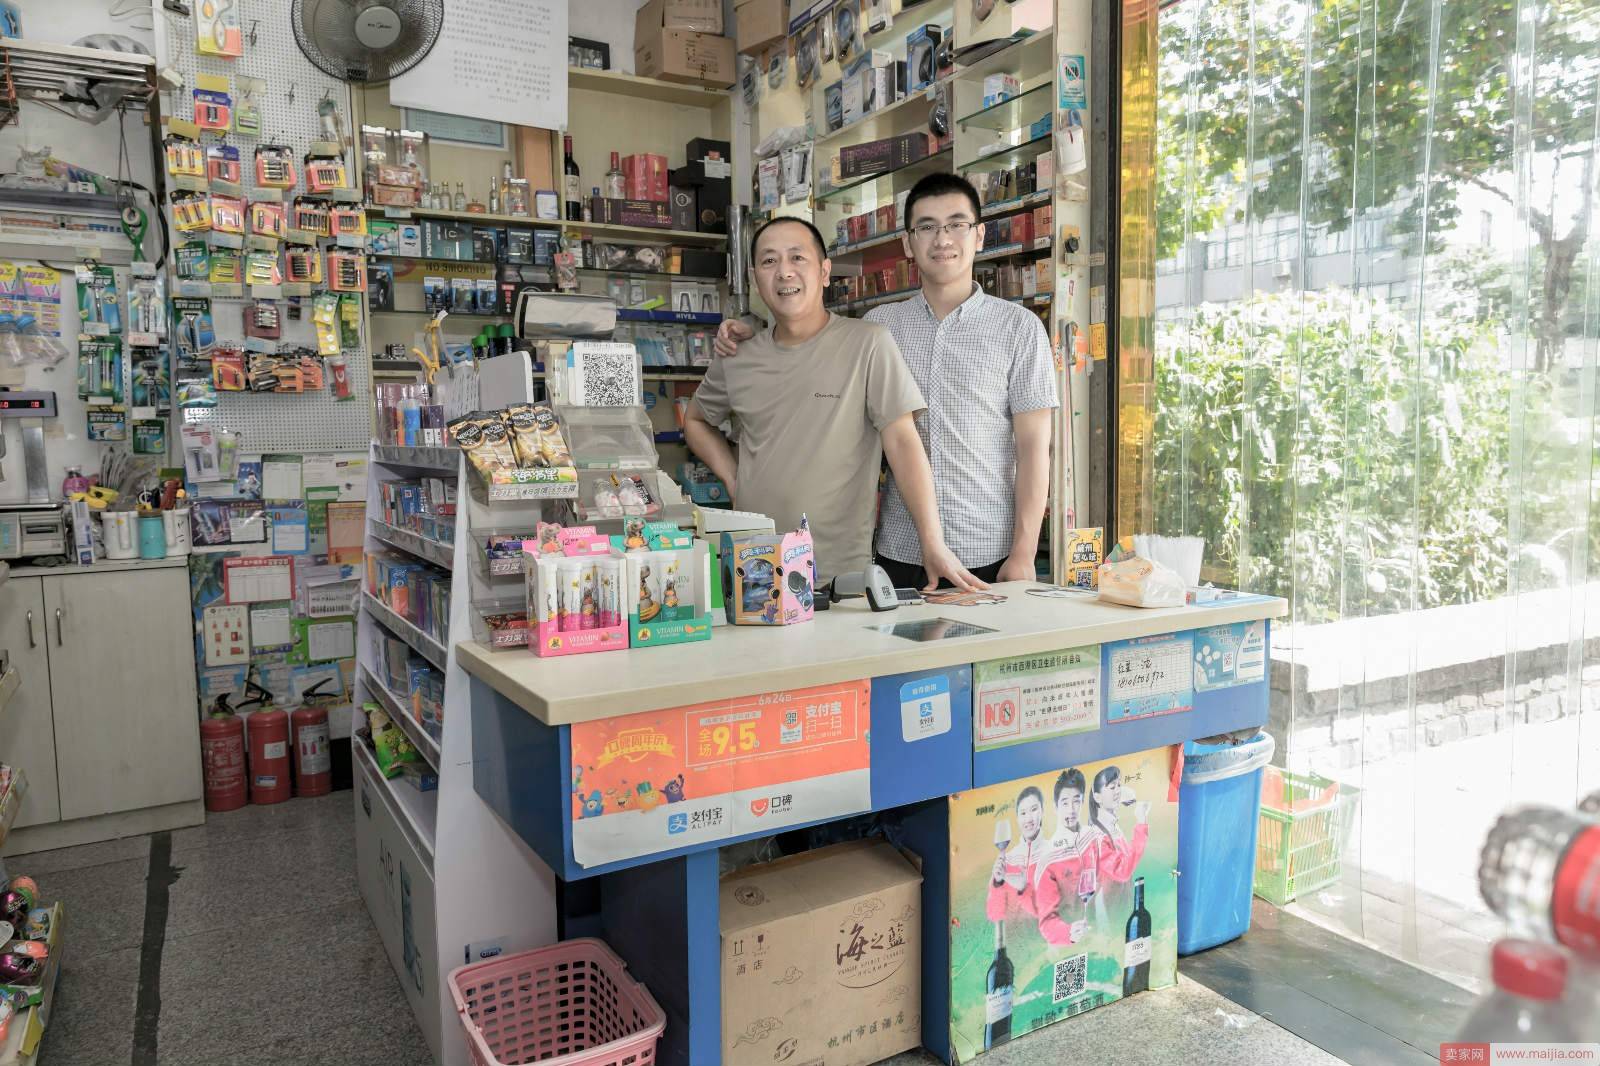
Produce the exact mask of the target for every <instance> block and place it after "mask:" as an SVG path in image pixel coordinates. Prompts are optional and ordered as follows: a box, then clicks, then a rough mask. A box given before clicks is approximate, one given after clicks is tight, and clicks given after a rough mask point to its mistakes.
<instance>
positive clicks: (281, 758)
mask: <svg viewBox="0 0 1600 1066" xmlns="http://www.w3.org/2000/svg"><path fill="white" fill-rule="evenodd" d="M246 732H248V733H249V736H250V802H251V803H282V802H283V801H284V800H286V799H288V798H289V716H288V715H287V714H284V713H283V712H282V711H280V710H278V709H277V708H275V707H268V708H266V709H264V710H260V711H257V712H256V713H254V714H252V715H251V716H250V721H249V724H248V728H247V730H246Z"/></svg>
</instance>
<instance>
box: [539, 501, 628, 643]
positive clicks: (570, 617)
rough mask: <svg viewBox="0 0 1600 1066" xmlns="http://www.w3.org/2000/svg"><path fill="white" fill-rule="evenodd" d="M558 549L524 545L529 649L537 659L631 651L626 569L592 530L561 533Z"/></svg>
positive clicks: (588, 528)
mask: <svg viewBox="0 0 1600 1066" xmlns="http://www.w3.org/2000/svg"><path fill="white" fill-rule="evenodd" d="M557 548H558V549H559V550H555V551H547V552H541V551H540V550H539V545H538V544H537V542H535V541H531V540H530V541H524V542H523V552H524V554H526V555H527V556H528V562H527V588H528V616H529V620H530V623H531V627H532V632H531V633H530V637H529V640H528V646H529V647H530V648H532V649H533V653H534V654H535V655H544V656H551V655H579V654H582V653H583V652H591V651H622V650H624V649H626V648H627V647H628V626H627V618H626V617H625V616H624V615H623V602H622V589H623V582H624V581H625V580H626V578H627V567H626V565H625V561H624V559H623V557H622V555H621V553H619V552H617V551H614V550H613V549H612V547H611V542H610V541H609V540H607V539H606V538H605V537H604V536H602V535H600V534H598V533H596V532H595V531H594V527H593V526H583V527H580V528H576V529H563V530H561V536H560V542H559V544H558V545H557Z"/></svg>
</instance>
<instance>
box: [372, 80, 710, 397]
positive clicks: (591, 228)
mask: <svg viewBox="0 0 1600 1066" xmlns="http://www.w3.org/2000/svg"><path fill="white" fill-rule="evenodd" d="M568 78H569V86H568V89H569V92H568V123H567V129H568V131H569V134H568V139H569V140H570V143H571V145H572V156H571V160H570V162H571V166H572V167H573V168H575V169H576V170H577V171H578V174H577V177H578V179H579V180H578V182H577V185H576V188H577V191H578V192H577V195H578V199H577V200H576V201H575V202H573V203H571V204H569V203H568V201H567V199H566V190H565V185H566V182H565V175H564V174H563V173H562V171H563V170H564V169H565V166H566V159H565V154H564V151H563V149H564V147H565V145H564V144H563V142H562V141H561V140H560V139H558V138H557V136H556V135H555V134H553V133H552V132H550V131H545V130H534V129H527V128H521V127H510V126H508V127H503V129H504V134H503V136H502V138H501V141H500V146H499V147H495V146H493V145H489V146H470V147H469V146H466V145H462V144H456V143H453V142H449V141H445V140H441V139H438V138H434V139H432V140H431V141H430V142H429V143H427V144H426V145H425V146H424V147H423V149H422V154H421V156H420V158H419V160H418V162H419V165H420V166H421V168H422V170H423V177H422V179H421V187H422V188H423V189H427V188H428V187H429V186H433V185H442V186H445V187H448V188H451V189H454V188H455V187H456V186H457V185H459V186H461V187H462V189H463V190H464V192H465V197H466V203H465V204H463V205H462V207H464V208H465V209H464V210H463V209H457V208H456V206H455V205H454V204H453V203H452V204H451V205H450V206H448V207H440V206H438V205H437V204H430V203H428V202H427V201H426V199H424V200H423V202H421V203H418V204H414V205H413V204H399V203H397V204H373V205H371V206H370V207H369V214H370V216H371V218H372V224H373V225H374V226H375V227H376V228H377V229H378V230H379V231H387V230H388V229H389V227H391V226H394V227H398V228H399V229H400V231H401V232H402V234H403V236H402V239H401V240H399V241H398V243H397V244H396V245H395V246H392V247H382V248H381V250H382V253H383V254H382V255H381V256H377V257H375V258H374V261H373V266H372V272H373V277H374V279H375V284H374V286H373V291H372V292H371V294H370V299H369V303H370V307H371V313H372V316H373V317H372V329H373V336H374V338H375V344H376V345H377V346H378V347H379V348H389V347H393V346H402V347H404V348H409V347H411V346H413V345H414V344H415V343H416V341H417V339H418V331H419V330H420V329H421V326H422V319H421V317H420V316H421V315H424V314H431V313H432V312H433V311H434V310H435V309H436V307H437V306H439V305H438V304H436V303H432V302H430V300H429V296H428V293H429V292H430V291H431V288H437V289H440V290H448V291H451V292H460V291H462V282H461V281H460V280H458V279H468V280H470V281H471V282H472V283H473V289H474V292H475V296H474V298H473V299H472V300H471V302H470V303H469V304H467V305H466V306H462V305H460V304H447V305H446V306H447V307H448V309H449V310H451V312H452V317H451V320H449V321H448V322H447V323H446V330H447V334H446V341H447V343H451V344H467V343H468V342H469V339H470V333H464V332H463V331H464V330H467V329H468V328H469V327H470V328H472V329H475V328H476V325H477V324H479V323H480V322H485V321H486V322H490V323H491V324H492V323H496V322H501V321H505V320H507V319H508V317H509V314H510V311H511V309H512V307H513V305H514V302H515V299H516V294H517V292H518V291H520V290H521V289H523V288H530V287H531V288H538V289H551V290H554V289H564V290H568V291H576V292H583V293H591V294H595V295H605V296H610V297H611V298H612V299H614V300H615V301H616V302H617V304H618V306H619V307H620V308H624V309H627V310H630V311H632V312H636V313H637V316H638V317H637V318H636V319H635V320H630V321H629V322H628V323H627V325H626V326H624V327H621V328H619V338H620V339H624V340H630V341H633V342H634V343H636V344H638V345H639V347H640V348H641V350H642V351H643V352H644V353H645V355H646V360H647V362H648V363H650V364H651V365H652V366H657V367H661V368H669V367H670V368H689V367H692V366H695V365H701V366H703V365H705V364H706V363H707V362H709V360H710V332H711V331H712V330H714V328H715V326H716V324H717V322H718V321H720V317H721V315H722V314H723V312H724V306H725V301H726V297H727V282H726V278H727V258H726V254H725V250H724V248H725V244H726V213H727V205H728V203H729V202H730V200H731V183H730V181H729V179H728V177H727V175H726V173H725V171H726V168H727V166H728V163H727V160H728V158H729V149H728V142H727V137H728V135H729V132H730V129H731V127H730V122H731V114H730V113H731V102H730V97H729V94H728V93H727V92H726V91H723V90H718V89H710V88H702V87H699V86H695V85H684V84H677V83H673V82H663V81H658V80H655V79H651V78H641V77H637V76H634V75H630V74H624V73H621V72H618V71H596V70H589V69H582V68H574V69H572V70H569V71H568ZM356 106H357V110H358V113H359V122H360V124H361V125H362V126H363V127H364V128H367V127H371V128H379V129H391V130H399V129H401V128H403V127H404V126H405V123H406V114H407V113H406V112H404V111H402V110H400V109H397V108H394V107H392V106H391V105H390V103H389V99H388V93H387V89H386V88H385V87H383V86H366V87H364V88H362V89H361V90H360V91H359V92H358V93H357V94H356ZM597 131H604V133H605V138H606V140H605V141H602V140H600V139H599V136H598V134H597ZM607 142H609V143H607ZM613 156H614V157H615V161H616V168H615V171H614V177H612V176H608V175H612V172H613V168H612V160H613ZM708 158H709V159H710V160H711V162H709V163H708V162H705V161H704V160H706V159H708ZM390 165H392V164H390ZM513 183H520V184H517V185H513ZM603 186H604V188H602V187H603ZM508 192H509V193H512V195H510V196H509V197H508V195H507V193H508ZM601 192H605V193H620V195H616V196H599V195H598V194H599V193H601ZM597 197H598V198H597ZM512 210H514V211H515V213H510V212H511V211H512ZM597 210H598V213H597ZM441 230H443V231H448V232H451V233H454V234H456V235H457V236H456V237H455V239H454V241H453V243H451V242H444V241H433V242H429V241H428V240H427V238H428V237H429V235H430V233H435V232H438V231H441ZM412 232H414V234H415V235H414V237H409V238H408V237H407V236H404V235H406V234H409V233H412ZM376 250H379V249H375V251H376ZM458 251H459V252H460V253H461V254H457V252H458ZM562 255H570V257H571V258H570V260H564V259H562V258H561V256H562ZM419 260H426V262H423V261H419ZM430 279H437V280H438V281H440V282H441V283H442V284H439V285H435V286H432V287H431V288H430V286H429V280H430ZM486 286H492V288H493V290H494V292H495V296H496V298H495V300H494V302H493V304H492V306H488V307H486V306H485V300H484V298H483V293H484V291H486V290H485V287H486ZM684 313H689V314H693V315H694V316H695V317H693V318H685V317H684ZM469 316H470V317H469ZM385 365H386V366H396V368H397V364H393V363H386V364H385Z"/></svg>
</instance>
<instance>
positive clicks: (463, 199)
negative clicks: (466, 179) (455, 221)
mask: <svg viewBox="0 0 1600 1066" xmlns="http://www.w3.org/2000/svg"><path fill="white" fill-rule="evenodd" d="M452 206H453V207H454V208H455V210H457V211H465V210H466V209H467V187H466V186H465V185H463V184H462V183H461V182H459V181H458V182H456V199H455V203H454V204H453V205H452Z"/></svg>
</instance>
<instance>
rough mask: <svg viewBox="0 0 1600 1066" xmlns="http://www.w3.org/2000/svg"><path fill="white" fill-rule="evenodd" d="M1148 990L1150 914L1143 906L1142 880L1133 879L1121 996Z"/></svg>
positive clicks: (1124, 949) (1123, 957)
mask: <svg viewBox="0 0 1600 1066" xmlns="http://www.w3.org/2000/svg"><path fill="white" fill-rule="evenodd" d="M1149 990H1150V912H1149V911H1147V910H1145V906H1144V878H1142V877H1136V878H1134V879H1133V913H1132V914H1130V915H1128V936H1127V944H1126V946H1125V947H1124V948H1123V956H1122V994H1123V995H1124V996H1131V995H1133V994H1134V993H1135V992H1147V991H1149Z"/></svg>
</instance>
